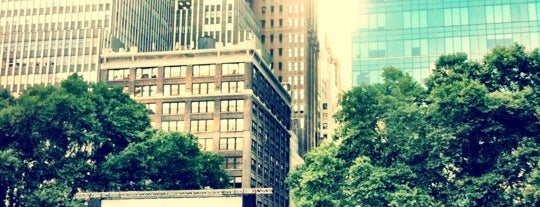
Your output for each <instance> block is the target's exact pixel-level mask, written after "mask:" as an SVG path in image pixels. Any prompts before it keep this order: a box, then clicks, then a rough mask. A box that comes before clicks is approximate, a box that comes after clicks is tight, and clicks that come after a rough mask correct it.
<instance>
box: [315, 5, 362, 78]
mask: <svg viewBox="0 0 540 207" xmlns="http://www.w3.org/2000/svg"><path fill="white" fill-rule="evenodd" d="M356 1H358V0H339V1H336V0H333V1H332V0H317V4H318V5H317V7H318V11H319V12H318V14H317V15H318V18H319V22H318V29H319V42H320V44H321V46H322V45H323V44H324V40H325V36H327V38H328V42H329V45H330V47H331V48H332V53H333V54H334V57H335V58H337V59H338V60H339V62H340V64H341V71H342V76H341V80H342V81H343V84H344V86H345V87H350V85H351V83H350V82H351V75H350V74H351V33H352V32H351V28H352V27H351V23H352V22H351V19H352V17H353V15H352V12H353V11H354V10H355V8H354V7H355V6H354V4H356V3H355V2H356Z"/></svg>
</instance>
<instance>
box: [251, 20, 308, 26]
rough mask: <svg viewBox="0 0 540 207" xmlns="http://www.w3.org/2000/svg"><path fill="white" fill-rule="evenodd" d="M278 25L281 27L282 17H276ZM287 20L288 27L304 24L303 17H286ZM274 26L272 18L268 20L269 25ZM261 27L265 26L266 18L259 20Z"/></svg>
mask: <svg viewBox="0 0 540 207" xmlns="http://www.w3.org/2000/svg"><path fill="white" fill-rule="evenodd" d="M277 22H278V26H279V27H283V19H278V21H277ZM288 22H289V24H288V25H289V27H303V26H305V20H304V18H290V19H288ZM274 26H275V21H274V19H270V21H269V27H274ZM261 27H262V28H265V27H266V20H265V19H263V20H261Z"/></svg>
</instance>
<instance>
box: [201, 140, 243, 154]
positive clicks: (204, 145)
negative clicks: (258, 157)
mask: <svg viewBox="0 0 540 207" xmlns="http://www.w3.org/2000/svg"><path fill="white" fill-rule="evenodd" d="M198 142H199V147H200V148H201V150H204V151H212V150H214V140H213V139H212V138H199V139H198ZM243 145H244V141H243V139H242V137H220V138H219V148H218V150H226V151H236V150H242V149H243Z"/></svg>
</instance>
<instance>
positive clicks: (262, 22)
mask: <svg viewBox="0 0 540 207" xmlns="http://www.w3.org/2000/svg"><path fill="white" fill-rule="evenodd" d="M265 25H266V20H261V27H262V28H264V26H265Z"/></svg>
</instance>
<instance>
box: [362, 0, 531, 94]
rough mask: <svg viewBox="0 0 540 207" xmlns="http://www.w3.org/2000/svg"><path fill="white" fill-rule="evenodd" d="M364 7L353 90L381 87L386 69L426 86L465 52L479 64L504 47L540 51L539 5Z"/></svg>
mask: <svg viewBox="0 0 540 207" xmlns="http://www.w3.org/2000/svg"><path fill="white" fill-rule="evenodd" d="M358 6H359V9H358V16H356V17H355V23H354V28H353V35H352V84H353V85H358V84H361V83H373V82H380V81H381V77H380V76H381V73H382V68H383V67H385V66H394V67H396V68H398V69H401V70H402V71H404V72H407V73H409V75H411V76H412V77H414V78H415V79H416V80H417V81H422V80H424V79H425V78H427V77H428V76H429V75H430V71H431V69H432V68H434V63H435V61H436V60H437V58H438V57H440V56H441V55H443V54H451V53H457V52H464V53H466V54H467V55H468V56H469V58H470V59H474V60H478V59H481V58H482V57H483V56H484V55H485V54H486V53H488V52H489V51H490V50H491V49H492V48H494V47H496V46H498V45H501V46H505V45H510V44H513V43H514V42H517V43H519V44H522V45H524V46H525V47H526V48H527V49H529V50H532V49H535V48H538V47H539V45H540V42H539V33H540V2H538V1H537V0H482V1H469V0H442V1H414V0H405V1H402V0H387V1H377V0H366V1H363V2H362V4H359V5H358Z"/></svg>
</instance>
